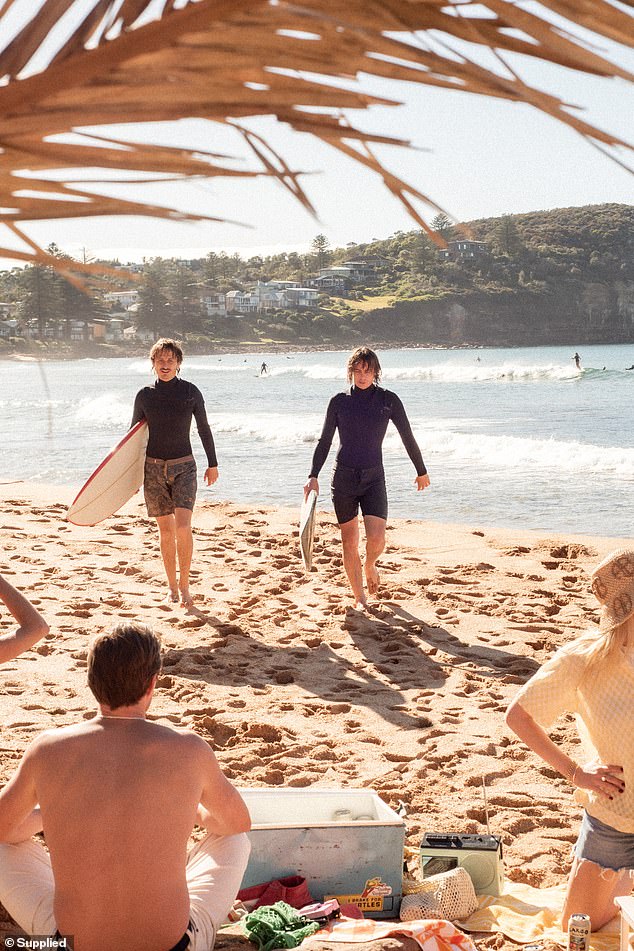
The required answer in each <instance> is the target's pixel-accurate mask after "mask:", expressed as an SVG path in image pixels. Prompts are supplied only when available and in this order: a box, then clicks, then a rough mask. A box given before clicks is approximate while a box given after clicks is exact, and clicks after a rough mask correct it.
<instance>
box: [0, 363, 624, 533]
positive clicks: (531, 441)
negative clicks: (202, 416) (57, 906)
mask: <svg viewBox="0 0 634 951" xmlns="http://www.w3.org/2000/svg"><path fill="white" fill-rule="evenodd" d="M573 352H574V348H570V347H569V348H561V347H539V348H521V349H495V350H490V349H478V350H422V349H409V350H383V351H381V353H380V354H379V356H380V358H381V362H382V365H383V385H385V386H387V387H388V388H389V389H393V390H394V391H395V392H397V393H398V394H399V396H400V397H401V399H402V400H403V403H404V404H405V408H406V410H407V413H408V415H409V417H410V420H411V422H412V426H413V429H414V432H415V434H416V437H417V439H418V441H419V444H420V446H421V449H422V452H423V457H424V459H425V463H426V465H427V468H428V470H429V474H430V478H431V481H432V485H431V488H430V489H427V490H426V491H425V492H423V493H416V492H415V489H414V486H413V480H414V476H415V473H414V469H413V466H412V465H411V463H410V461H409V459H408V457H407V455H406V453H405V450H404V448H403V446H402V444H401V442H400V439H399V436H398V434H397V432H396V430H395V429H394V427H393V426H390V428H389V429H388V434H387V437H386V440H385V443H384V460H385V466H386V471H387V478H388V493H389V498H390V513H391V514H392V515H394V516H397V517H402V518H413V519H430V520H433V521H441V522H444V521H451V522H465V523H468V524H472V525H474V526H480V527H486V526H509V527H514V526H517V527H518V528H522V529H524V528H526V529H538V530H546V531H560V532H579V533H588V534H597V535H619V536H629V535H630V534H631V533H632V527H633V525H632V521H633V518H632V513H633V511H634V426H633V425H632V397H633V394H634V370H629V371H628V370H627V369H626V367H629V366H631V365H632V364H633V363H634V347H633V346H600V347H599V346H594V347H585V348H583V350H582V351H581V359H582V369H581V370H580V371H579V370H577V369H576V367H575V364H574V360H573V359H572V355H573ZM347 356H348V354H347V353H344V352H318V353H292V354H269V353H254V354H249V355H248V356H245V355H244V354H240V355H238V354H235V355H231V354H229V355H223V356H192V357H187V356H186V359H185V362H184V364H183V369H182V375H183V377H184V378H185V379H189V380H192V382H194V383H196V385H197V386H198V387H199V388H200V389H201V390H202V392H203V395H204V397H205V401H206V404H207V412H208V416H209V420H210V423H211V427H212V430H213V433H214V437H215V440H216V447H217V452H218V459H219V468H220V479H219V481H218V482H217V483H216V485H215V486H214V487H213V488H211V489H209V488H207V487H205V486H201V487H200V490H199V498H207V499H212V498H221V499H230V500H234V501H242V502H249V503H255V504H262V503H263V504H283V505H298V504H299V500H300V497H301V490H302V486H303V484H304V482H305V479H306V476H307V474H308V471H309V467H310V461H311V457H312V452H313V449H314V445H315V442H316V440H317V438H318V436H319V433H320V430H321V425H322V422H323V417H324V414H325V411H326V406H327V403H328V400H329V399H330V397H331V396H332V395H334V393H336V392H338V391H339V390H341V389H343V388H344V387H345V385H346V383H345V364H346V360H347ZM262 361H265V362H266V363H267V364H268V366H269V374H268V375H266V376H262V377H260V376H259V368H260V364H261V363H262ZM0 372H1V380H2V382H1V386H0V409H1V413H2V420H3V430H4V432H3V448H2V457H1V460H0V482H12V481H19V480H25V481H32V482H44V483H51V484H55V485H66V486H72V487H73V488H76V489H77V490H79V488H80V486H81V485H82V484H83V482H84V481H85V479H86V478H87V477H88V475H89V474H90V473H91V471H92V470H93V469H94V468H95V466H96V465H97V464H98V463H99V462H100V460H101V459H102V458H103V456H104V455H105V454H106V452H107V451H108V450H109V449H110V448H112V446H114V445H115V444H116V443H117V442H118V441H119V439H120V438H121V437H122V436H123V435H124V434H125V431H126V430H127V428H128V426H129V423H130V417H131V412H132V404H133V401H134V396H135V393H136V392H137V390H138V389H139V388H140V387H141V386H144V385H146V384H147V383H149V382H151V379H152V376H151V373H150V365H149V361H147V360H143V359H136V358H135V359H132V358H130V359H125V358H121V359H104V360H76V361H71V362H68V361H64V362H62V361H60V362H46V363H43V362H38V361H31V360H13V361H6V360H5V361H0ZM192 444H193V446H194V452H195V454H196V456H197V459H198V462H199V468H200V469H204V465H205V463H204V457H203V455H202V451H201V446H200V442H199V440H198V437H197V435H196V432H195V428H194V432H193V434H192ZM335 449H336V445H333V448H332V450H331V454H330V457H329V459H328V462H327V463H326V466H325V467H324V470H323V471H322V473H321V479H320V488H321V494H320V506H322V507H324V508H330V507H331V505H330V497H329V484H330V469H331V465H332V462H333V460H334V455H335Z"/></svg>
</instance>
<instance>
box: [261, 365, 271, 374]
mask: <svg viewBox="0 0 634 951" xmlns="http://www.w3.org/2000/svg"><path fill="white" fill-rule="evenodd" d="M268 372H269V368H268V367H267V365H266V363H263V364H262V366H261V367H260V376H263V375H264V374H265V373H268Z"/></svg>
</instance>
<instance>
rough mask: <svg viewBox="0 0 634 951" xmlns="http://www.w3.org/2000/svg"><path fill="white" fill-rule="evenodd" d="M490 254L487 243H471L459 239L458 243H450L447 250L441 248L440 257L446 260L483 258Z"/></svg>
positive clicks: (464, 239) (465, 239)
mask: <svg viewBox="0 0 634 951" xmlns="http://www.w3.org/2000/svg"><path fill="white" fill-rule="evenodd" d="M488 253H489V246H488V244H487V243H486V241H470V240H468V239H467V238H459V239H458V240H457V241H449V242H448V244H447V247H446V248H441V249H440V251H439V252H438V256H439V257H440V258H443V259H444V260H451V259H455V258H462V259H463V260H465V259H468V258H478V257H482V255H484V254H488Z"/></svg>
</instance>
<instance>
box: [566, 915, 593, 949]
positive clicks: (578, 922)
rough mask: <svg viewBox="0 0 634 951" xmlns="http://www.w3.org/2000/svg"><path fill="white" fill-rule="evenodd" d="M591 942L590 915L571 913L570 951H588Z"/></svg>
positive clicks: (569, 926)
mask: <svg viewBox="0 0 634 951" xmlns="http://www.w3.org/2000/svg"><path fill="white" fill-rule="evenodd" d="M589 943H590V918H589V916H588V915H571V916H570V919H569V920H568V951H588V944H589Z"/></svg>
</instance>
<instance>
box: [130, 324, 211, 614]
mask: <svg viewBox="0 0 634 951" xmlns="http://www.w3.org/2000/svg"><path fill="white" fill-rule="evenodd" d="M150 360H151V361H152V369H153V370H154V373H155V374H156V382H155V383H154V386H145V387H143V389H142V390H139V392H138V393H137V395H136V399H135V401H134V412H133V414H132V423H131V425H132V426H134V425H136V423H138V422H139V421H140V420H142V419H146V420H147V424H148V430H149V439H148V445H147V454H146V457H145V477H144V481H143V491H144V494H145V504H146V505H147V511H148V515H150V516H152V517H153V518H155V519H156V521H157V524H158V529H159V536H160V543H161V555H162V557H163V564H164V566H165V574H166V575H167V582H168V585H169V591H168V595H167V597H168V600H169V601H171V602H174V603H176V602H178V601H179V600H180V602H181V603H182V604H183V605H185V606H186V607H189V606H190V605H191V604H192V597H191V594H190V593H189V571H190V567H191V561H192V552H193V547H194V542H193V537H192V527H191V523H192V512H193V509H194V502H195V500H196V462H195V460H194V457H193V455H192V446H191V442H190V438H189V431H190V428H191V422H192V416H193V417H194V419H195V420H196V426H197V427H198V435H199V436H200V441H201V442H202V444H203V449H204V450H205V453H206V455H207V469H206V470H205V475H204V479H205V482H206V483H207V485H213V483H214V482H215V481H216V479H217V478H218V463H217V461H216V450H215V447H214V439H213V436H212V434H211V429H210V428H209V423H208V422H207V414H206V412H205V402H204V400H203V397H202V393H201V392H200V390H199V389H198V387H196V386H194V384H193V383H188V382H187V380H182V379H181V378H180V376H179V375H178V374H179V371H180V367H181V363H182V362H183V351H182V350H181V348H180V346H179V344H177V343H175V342H174V341H173V340H168V339H166V338H162V339H161V340H157V342H156V343H155V344H154V346H153V347H152V349H151V350H150ZM177 566H178V571H177Z"/></svg>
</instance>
